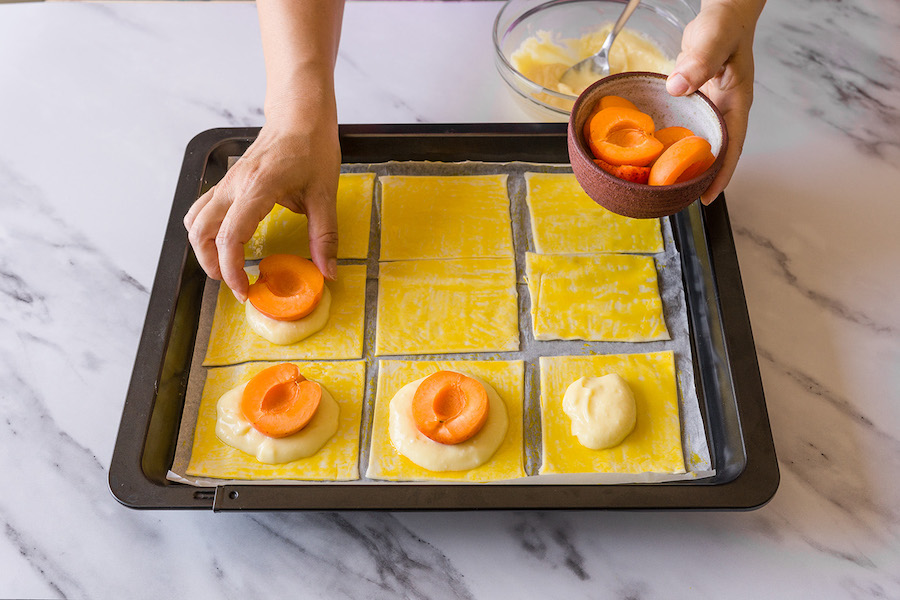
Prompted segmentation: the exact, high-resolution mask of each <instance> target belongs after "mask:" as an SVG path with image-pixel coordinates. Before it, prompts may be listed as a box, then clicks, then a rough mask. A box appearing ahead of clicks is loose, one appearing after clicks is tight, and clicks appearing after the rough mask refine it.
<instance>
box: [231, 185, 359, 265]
mask: <svg viewBox="0 0 900 600" xmlns="http://www.w3.org/2000/svg"><path fill="white" fill-rule="evenodd" d="M374 189H375V174H374V173H343V174H341V177H340V179H339V180H338V191H337V216H338V254H337V257H338V258H367V257H368V256H369V229H370V228H371V221H372V193H373V190H374ZM307 223H308V221H307V219H306V215H298V214H297V213H295V212H292V211H290V210H288V209H286V208H285V207H283V206H280V205H276V206H275V208H273V209H272V211H271V212H270V213H269V214H268V215H267V216H266V218H265V219H263V220H262V222H261V223H260V224H259V227H257V228H256V233H254V234H253V237H252V238H251V239H250V241H249V242H247V244H245V245H244V257H245V258H247V259H256V258H264V257H266V256H269V255H270V254H298V255H300V256H304V257H306V258H309V232H308V231H307Z"/></svg>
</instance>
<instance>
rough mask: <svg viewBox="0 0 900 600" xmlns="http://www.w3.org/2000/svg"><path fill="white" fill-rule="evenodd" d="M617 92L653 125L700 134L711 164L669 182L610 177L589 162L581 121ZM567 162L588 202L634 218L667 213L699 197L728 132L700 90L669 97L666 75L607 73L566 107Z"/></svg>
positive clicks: (720, 158)
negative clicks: (568, 112)
mask: <svg viewBox="0 0 900 600" xmlns="http://www.w3.org/2000/svg"><path fill="white" fill-rule="evenodd" d="M610 95H612V96H621V97H622V98H626V99H627V100H630V101H631V102H633V103H634V104H635V105H636V106H637V107H638V108H639V109H640V110H641V111H642V112H645V113H647V114H648V115H650V116H651V117H653V122H654V124H655V125H656V128H657V129H662V128H663V127H670V126H673V125H679V126H681V127H687V128H688V129H690V130H691V131H693V132H694V134H695V135H699V136H701V137H704V138H706V140H707V141H709V143H710V145H711V146H712V153H713V154H714V155H715V156H716V160H715V162H713V164H712V166H711V167H709V168H708V169H707V170H706V171H704V172H703V173H701V174H700V175H698V176H697V177H695V178H693V179H690V180H688V181H684V182H682V183H675V184H672V185H647V184H643V183H633V182H631V181H626V180H624V179H619V178H618V177H616V176H614V175H610V174H609V173H607V172H606V171H604V170H603V169H601V168H600V167H598V166H597V165H596V164H595V163H594V160H593V159H594V155H593V154H592V153H591V150H590V147H589V146H588V144H587V140H585V139H584V133H583V129H584V122H585V121H586V120H587V118H588V117H589V116H590V114H591V111H592V110H593V109H594V106H595V105H596V104H597V102H599V100H600V98H602V97H603V96H610ZM568 145H569V161H570V162H571V164H572V171H573V172H574V173H575V178H576V179H577V180H578V183H579V184H581V187H582V188H584V191H585V192H586V193H587V195H588V196H590V198H591V199H592V200H594V202H596V203H597V204H599V205H600V206H602V207H604V208H606V209H607V210H610V211H612V212H614V213H617V214H620V215H624V216H626V217H634V218H637V219H649V218H657V217H665V216H668V215H673V214H675V213H677V212H678V211H680V210H682V209H684V208H686V207H687V206H689V205H690V204H691V203H692V202H694V201H695V200H697V199H698V198H700V194H702V193H703V192H704V191H705V190H706V188H708V187H709V184H710V183H712V180H713V178H714V177H715V176H716V174H717V173H718V172H719V169H721V168H722V162H723V159H724V156H725V151H724V150H725V148H727V147H728V132H727V131H726V129H725V120H724V119H723V118H722V113H720V112H719V110H718V109H717V108H716V106H715V105H714V104H713V103H712V101H711V100H710V99H709V98H707V97H706V96H705V95H703V94H702V93H700V92H696V93H694V94H691V95H690V96H680V97H675V96H670V95H669V93H668V92H666V76H665V75H660V74H659V73H648V72H643V71H634V72H628V73H619V74H617V75H610V76H609V77H605V78H603V79H601V80H600V81H598V82H596V83H594V84H593V85H591V86H590V87H589V88H587V89H586V90H584V92H582V94H581V95H580V96H579V97H578V99H577V100H576V101H575V106H573V107H572V114H571V116H570V117H569V129H568Z"/></svg>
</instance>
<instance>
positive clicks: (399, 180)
mask: <svg viewBox="0 0 900 600" xmlns="http://www.w3.org/2000/svg"><path fill="white" fill-rule="evenodd" d="M506 180H507V175H505V174H503V175H466V176H458V177H441V176H390V177H382V178H381V179H380V181H381V260H411V259H422V258H499V257H512V256H513V241H512V223H511V220H510V215H509V195H508V194H507V192H506Z"/></svg>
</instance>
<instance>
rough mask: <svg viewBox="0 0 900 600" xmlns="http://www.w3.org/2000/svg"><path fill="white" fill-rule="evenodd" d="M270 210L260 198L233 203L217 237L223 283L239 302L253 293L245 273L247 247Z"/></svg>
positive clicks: (269, 204)
mask: <svg viewBox="0 0 900 600" xmlns="http://www.w3.org/2000/svg"><path fill="white" fill-rule="evenodd" d="M271 208H272V204H271V203H266V201H265V200H263V199H261V198H250V199H242V200H241V202H234V203H232V204H231V207H230V209H229V210H228V213H227V214H226V215H225V218H224V219H223V220H222V223H221V225H220V226H219V231H218V233H217V234H216V239H215V245H216V250H217V251H218V258H219V269H220V272H221V274H222V281H224V282H225V285H227V286H228V287H229V288H230V289H231V291H232V293H233V294H234V297H235V298H237V299H238V301H239V302H245V301H246V300H247V294H248V292H249V290H250V280H249V279H248V278H247V273H246V271H244V244H246V243H247V242H248V241H250V238H252V237H253V233H254V232H255V231H256V227H257V226H258V225H259V222H260V221H262V220H263V218H264V217H265V216H266V214H267V213H268V212H269V210H270V209H271Z"/></svg>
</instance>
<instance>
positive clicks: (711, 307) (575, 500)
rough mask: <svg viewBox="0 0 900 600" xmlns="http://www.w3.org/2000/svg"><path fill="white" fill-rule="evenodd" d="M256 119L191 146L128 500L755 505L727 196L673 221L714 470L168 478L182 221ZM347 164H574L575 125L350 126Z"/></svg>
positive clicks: (183, 324)
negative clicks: (415, 478) (608, 477)
mask: <svg viewBox="0 0 900 600" xmlns="http://www.w3.org/2000/svg"><path fill="white" fill-rule="evenodd" d="M258 133H259V129H258V128H229V129H212V130H208V131H205V132H203V133H201V134H199V135H198V136H196V137H195V138H194V139H193V140H191V142H190V143H189V144H188V147H187V150H186V153H185V158H184V163H183V166H182V170H181V175H180V177H179V180H178V185H177V188H176V190H175V198H174V201H173V205H172V212H171V214H170V217H169V223H168V226H167V229H166V234H165V237H164V240H163V246H162V252H161V255H160V260H159V266H158V269H157V273H156V279H155V281H154V284H153V289H152V291H151V295H150V302H149V306H148V309H147V316H146V320H145V325H144V330H143V333H142V335H141V339H140V343H139V346H138V351H137V356H136V359H135V366H134V370H133V372H132V378H131V383H130V386H129V389H128V393H127V396H126V399H125V405H124V408H123V412H122V420H121V423H120V426H119V433H118V437H117V440H116V445H115V449H114V453H113V457H112V462H111V465H110V474H109V485H110V490H111V491H112V493H113V495H114V496H115V498H116V499H117V500H119V501H120V502H121V503H122V504H124V505H126V506H129V507H131V508H150V509H152V508H156V509H184V508H195V509H209V508H212V509H213V510H216V511H219V510H465V509H544V510H545V509H728V510H741V509H753V508H758V507H760V506H762V505H764V504H765V503H766V502H767V501H768V500H769V499H771V498H772V496H773V495H774V494H775V490H776V489H777V487H778V482H779V473H778V464H777V461H776V458H775V448H774V442H773V440H772V433H771V429H770V427H769V420H768V414H767V412H766V405H765V397H764V394H763V388H762V382H761V380H760V375H759V365H758V362H757V358H756V350H755V347H754V344H753V337H752V333H751V330H750V320H749V316H748V313H747V306H746V301H745V298H744V293H743V287H742V284H741V278H740V271H739V268H738V262H737V255H736V253H735V247H734V239H733V237H732V233H731V226H730V223H729V220H728V211H727V208H726V206H725V201H724V198H723V197H720V198H719V199H718V200H717V201H716V202H715V203H713V204H712V205H710V206H708V207H702V206H700V205H699V203H695V204H694V205H692V206H691V207H690V208H688V209H686V210H685V211H682V212H681V213H679V214H677V215H674V216H672V217H670V221H671V225H672V230H673V234H674V237H675V243H676V245H677V247H678V250H679V253H680V256H681V261H682V272H683V277H684V292H685V296H686V298H687V308H688V318H689V322H690V334H691V346H692V351H693V361H694V372H695V383H696V388H697V394H698V397H699V399H700V408H701V411H702V412H703V415H704V418H705V425H706V431H707V436H708V443H709V447H710V453H711V459H712V463H713V468H714V469H715V475H714V476H712V477H707V478H703V479H697V480H688V481H677V482H669V483H647V484H642V483H629V484H606V485H585V484H558V485H557V484H533V485H530V484H527V483H525V484H516V485H508V484H503V483H479V484H464V485H461V484H433V483H428V484H414V483H412V484H410V483H406V484H403V485H391V484H384V485H371V484H362V483H360V484H354V483H341V484H334V483H329V482H322V483H308V482H305V483H303V484H298V485H267V484H264V483H260V484H240V485H220V486H216V487H209V488H198V487H193V486H189V485H185V484H181V483H176V482H171V481H168V480H167V479H166V474H167V471H168V469H169V467H170V465H171V464H172V459H173V456H174V453H175V446H176V441H177V437H178V429H179V425H180V421H181V416H182V412H183V405H184V398H185V391H186V388H187V380H188V374H189V372H190V367H191V361H192V353H193V349H194V342H195V339H196V335H197V329H198V327H197V325H198V322H199V319H200V306H201V300H202V294H203V288H204V285H205V283H206V275H205V273H204V272H203V270H202V269H201V268H200V266H199V264H198V263H197V260H196V257H195V256H194V253H193V251H192V249H191V248H190V244H189V243H188V240H187V235H186V233H185V230H184V226H183V225H182V218H183V216H184V214H185V213H186V212H187V210H188V208H189V207H190V206H191V204H192V203H193V202H194V200H195V199H196V198H198V197H199V195H201V194H202V193H203V192H204V191H206V190H207V189H209V188H210V187H211V186H212V185H214V184H215V183H216V182H218V181H219V180H220V179H221V178H222V176H223V175H224V174H225V171H226V169H227V168H228V159H229V157H233V156H239V155H240V154H242V153H243V152H244V151H245V150H246V149H247V147H248V146H249V145H250V144H251V143H252V142H253V140H254V139H255V138H256V136H257V135H258ZM340 137H341V150H342V154H343V162H344V163H382V162H388V161H440V162H458V161H484V162H501V163H505V162H512V161H522V162H533V163H550V164H566V163H568V155H567V151H566V125H565V124H562V123H551V124H545V123H540V124H463V125H438V124H415V125H343V126H341V127H340Z"/></svg>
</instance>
